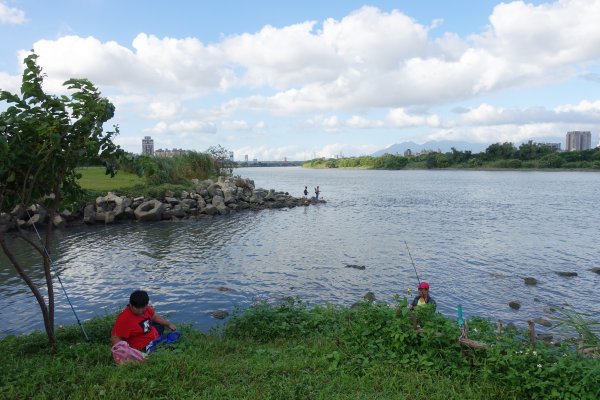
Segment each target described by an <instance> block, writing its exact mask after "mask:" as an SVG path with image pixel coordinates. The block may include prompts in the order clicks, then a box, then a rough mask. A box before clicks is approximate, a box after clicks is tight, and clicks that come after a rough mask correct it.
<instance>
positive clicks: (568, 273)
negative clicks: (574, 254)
mask: <svg viewBox="0 0 600 400" xmlns="http://www.w3.org/2000/svg"><path fill="white" fill-rule="evenodd" d="M556 273H557V274H558V276H566V277H571V276H577V272H570V271H558V272H556Z"/></svg>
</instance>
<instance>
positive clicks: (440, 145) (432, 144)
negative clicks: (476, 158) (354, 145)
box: [371, 140, 491, 157]
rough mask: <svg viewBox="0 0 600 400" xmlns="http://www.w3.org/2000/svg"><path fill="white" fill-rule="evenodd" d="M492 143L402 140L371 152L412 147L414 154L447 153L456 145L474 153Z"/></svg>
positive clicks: (381, 153) (394, 150) (383, 152)
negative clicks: (426, 151) (426, 152)
mask: <svg viewBox="0 0 600 400" xmlns="http://www.w3.org/2000/svg"><path fill="white" fill-rule="evenodd" d="M490 144H491V143H487V144H486V143H470V142H459V141H452V140H431V141H429V142H425V143H423V144H417V143H415V142H402V143H397V144H393V145H391V146H390V147H387V148H385V149H383V150H378V151H376V152H375V153H373V154H371V155H372V156H375V157H376V156H382V155H384V154H386V153H387V154H404V151H406V150H407V149H410V151H412V153H413V154H415V153H419V152H421V151H424V150H433V151H438V150H439V151H441V152H442V153H447V152H449V151H452V147H454V148H455V149H456V150H458V151H467V150H470V151H471V152H472V153H479V152H481V151H484V150H485V149H487V148H488V146H489V145H490Z"/></svg>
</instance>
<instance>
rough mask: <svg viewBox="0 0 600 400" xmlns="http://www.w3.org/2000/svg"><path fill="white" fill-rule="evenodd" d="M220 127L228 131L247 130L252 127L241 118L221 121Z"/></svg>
mask: <svg viewBox="0 0 600 400" xmlns="http://www.w3.org/2000/svg"><path fill="white" fill-rule="evenodd" d="M221 127H222V128H223V129H226V130H230V131H247V130H250V129H252V127H251V126H250V125H249V124H248V122H246V121H243V120H235V121H222V122H221Z"/></svg>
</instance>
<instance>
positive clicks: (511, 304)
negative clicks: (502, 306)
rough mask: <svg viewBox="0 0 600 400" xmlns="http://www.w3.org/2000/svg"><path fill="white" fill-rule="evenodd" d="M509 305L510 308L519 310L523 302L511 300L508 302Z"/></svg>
mask: <svg viewBox="0 0 600 400" xmlns="http://www.w3.org/2000/svg"><path fill="white" fill-rule="evenodd" d="M508 306H509V307H510V308H512V309H513V310H518V309H519V308H521V303H519V302H518V301H514V300H513V301H509V302H508Z"/></svg>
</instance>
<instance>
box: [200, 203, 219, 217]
mask: <svg viewBox="0 0 600 400" xmlns="http://www.w3.org/2000/svg"><path fill="white" fill-rule="evenodd" d="M200 213H201V214H206V215H216V214H218V213H219V210H217V208H216V207H215V206H213V205H212V204H207V205H206V207H204V208H202V209H201V210H200Z"/></svg>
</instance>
